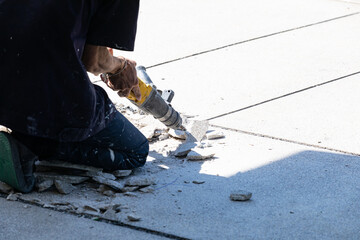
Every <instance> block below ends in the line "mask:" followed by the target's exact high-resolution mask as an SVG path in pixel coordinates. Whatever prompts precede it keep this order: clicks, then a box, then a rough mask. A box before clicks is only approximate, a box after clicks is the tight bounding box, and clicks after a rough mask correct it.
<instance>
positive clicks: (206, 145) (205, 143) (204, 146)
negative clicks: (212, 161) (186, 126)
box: [197, 142, 212, 148]
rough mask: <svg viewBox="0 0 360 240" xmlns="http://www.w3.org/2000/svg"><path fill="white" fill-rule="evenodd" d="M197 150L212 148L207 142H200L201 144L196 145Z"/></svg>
mask: <svg viewBox="0 0 360 240" xmlns="http://www.w3.org/2000/svg"><path fill="white" fill-rule="evenodd" d="M197 147H199V148H209V147H212V144H211V143H208V142H202V143H201V144H198V146H197Z"/></svg>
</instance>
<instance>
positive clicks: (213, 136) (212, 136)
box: [206, 131, 225, 140]
mask: <svg viewBox="0 0 360 240" xmlns="http://www.w3.org/2000/svg"><path fill="white" fill-rule="evenodd" d="M206 137H207V139H209V140H214V139H219V138H224V137H225V134H224V133H223V132H219V131H213V132H211V133H208V134H206Z"/></svg>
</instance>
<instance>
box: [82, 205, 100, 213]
mask: <svg viewBox="0 0 360 240" xmlns="http://www.w3.org/2000/svg"><path fill="white" fill-rule="evenodd" d="M83 209H84V210H85V211H92V212H97V213H98V212H100V210H99V209H98V208H96V207H93V206H90V205H85V206H83Z"/></svg>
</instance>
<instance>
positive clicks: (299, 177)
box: [151, 151, 360, 231]
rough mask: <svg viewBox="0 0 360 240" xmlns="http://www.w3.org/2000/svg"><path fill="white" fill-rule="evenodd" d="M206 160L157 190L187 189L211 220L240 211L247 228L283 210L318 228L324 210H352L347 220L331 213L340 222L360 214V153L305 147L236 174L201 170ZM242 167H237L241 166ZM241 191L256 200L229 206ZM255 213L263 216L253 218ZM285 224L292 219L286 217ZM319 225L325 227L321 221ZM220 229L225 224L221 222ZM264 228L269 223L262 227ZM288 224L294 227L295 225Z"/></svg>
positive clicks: (327, 213) (189, 199) (189, 165)
mask: <svg viewBox="0 0 360 240" xmlns="http://www.w3.org/2000/svg"><path fill="white" fill-rule="evenodd" d="M151 155H152V156H153V157H155V158H156V156H157V153H155V152H152V153H151ZM159 157H160V156H159ZM218 160H221V159H218ZM241 161H246V159H243V160H239V165H241V164H242V163H241ZM244 163H245V162H244ZM203 164H204V163H201V162H187V163H186V164H185V166H184V167H183V168H179V169H177V170H176V171H174V172H178V175H177V177H176V176H172V175H171V176H172V178H171V179H160V181H159V188H158V190H157V191H164V189H166V188H167V189H168V190H169V188H170V190H171V192H175V191H176V189H181V190H182V194H181V200H179V202H184V203H187V204H190V203H191V202H193V201H194V199H196V204H194V205H193V207H194V208H196V209H197V211H199V214H204V216H207V217H209V218H212V217H214V218H225V219H226V215H233V214H234V213H233V212H232V211H239V213H240V212H241V215H242V216H249V218H248V219H247V220H246V221H244V222H243V223H242V224H244V225H243V226H246V225H247V224H249V226H250V225H251V224H250V222H251V221H256V219H259V218H261V217H264V218H266V217H268V216H269V215H271V216H274V219H277V218H278V217H279V216H280V215H281V214H283V215H289V214H290V215H291V216H294V215H295V214H299V215H297V216H298V221H303V220H304V219H307V220H308V221H307V222H306V224H308V227H309V229H312V228H314V226H317V225H316V223H314V222H313V221H315V220H312V219H313V218H314V219H315V218H321V216H320V217H319V215H321V214H324V215H325V216H324V217H329V216H331V214H332V212H334V210H336V211H337V212H336V214H339V212H345V213H347V217H346V219H345V218H344V216H345V215H346V214H345V215H339V216H337V217H331V218H332V219H336V222H334V223H333V224H334V226H335V225H336V224H344V223H345V222H351V221H358V220H356V219H357V218H356V217H359V215H358V214H359V210H358V206H359V197H360V185H359V183H360V174H359V173H360V157H358V156H352V155H345V154H337V153H331V152H321V151H302V152H298V153H295V154H293V155H290V156H286V157H284V158H282V159H278V160H274V161H272V162H271V163H269V164H266V165H263V166H260V167H256V168H254V169H251V170H246V171H244V172H237V173H236V174H235V175H232V176H230V177H222V176H216V175H210V174H205V173H200V172H203V170H202V169H201V168H202V165H203ZM239 165H237V166H234V168H235V169H236V168H238V167H239ZM192 180H197V181H200V183H202V182H204V183H202V184H201V185H198V184H193V183H192V182H190V183H189V181H192ZM186 181H187V182H186ZM161 186H164V187H163V188H161ZM171 188H173V189H171ZM237 190H246V191H249V192H252V193H253V195H252V198H251V200H250V201H247V202H243V203H242V204H235V203H234V204H235V205H231V207H230V208H229V203H230V202H231V201H230V199H229V196H230V193H231V192H232V191H237ZM356 205H357V207H356ZM223 206H227V207H223ZM245 206H246V207H245ZM184 208H186V206H184ZM202 208H204V211H203V210H202ZM219 208H221V210H222V211H223V216H216V215H214V214H213V213H212V212H214V213H216V214H218V213H219ZM259 208H260V209H261V212H259ZM165 210H166V207H164V211H165ZM182 210H183V211H185V210H184V209H182ZM254 212H256V213H257V214H259V215H258V216H257V217H256V218H254V219H253V218H252V215H253V213H254ZM290 215H289V216H290ZM219 221H220V220H219ZM341 222H342V223H341ZM281 224H283V225H284V224H285V225H286V224H287V223H286V221H282V222H281ZM319 224H320V225H321V221H320V223H319ZM320 225H319V226H317V227H320ZM217 227H218V226H214V228H217ZM220 227H224V226H221V224H219V228H220ZM262 227H265V226H259V228H262ZM285 227H290V228H291V226H285ZM214 231H215V230H214ZM219 231H221V230H219ZM264 231H265V230H264Z"/></svg>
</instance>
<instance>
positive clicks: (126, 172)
mask: <svg viewBox="0 0 360 240" xmlns="http://www.w3.org/2000/svg"><path fill="white" fill-rule="evenodd" d="M131 173H132V170H116V171H114V172H112V174H113V175H114V176H115V177H127V176H129V175H130V174H131Z"/></svg>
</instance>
